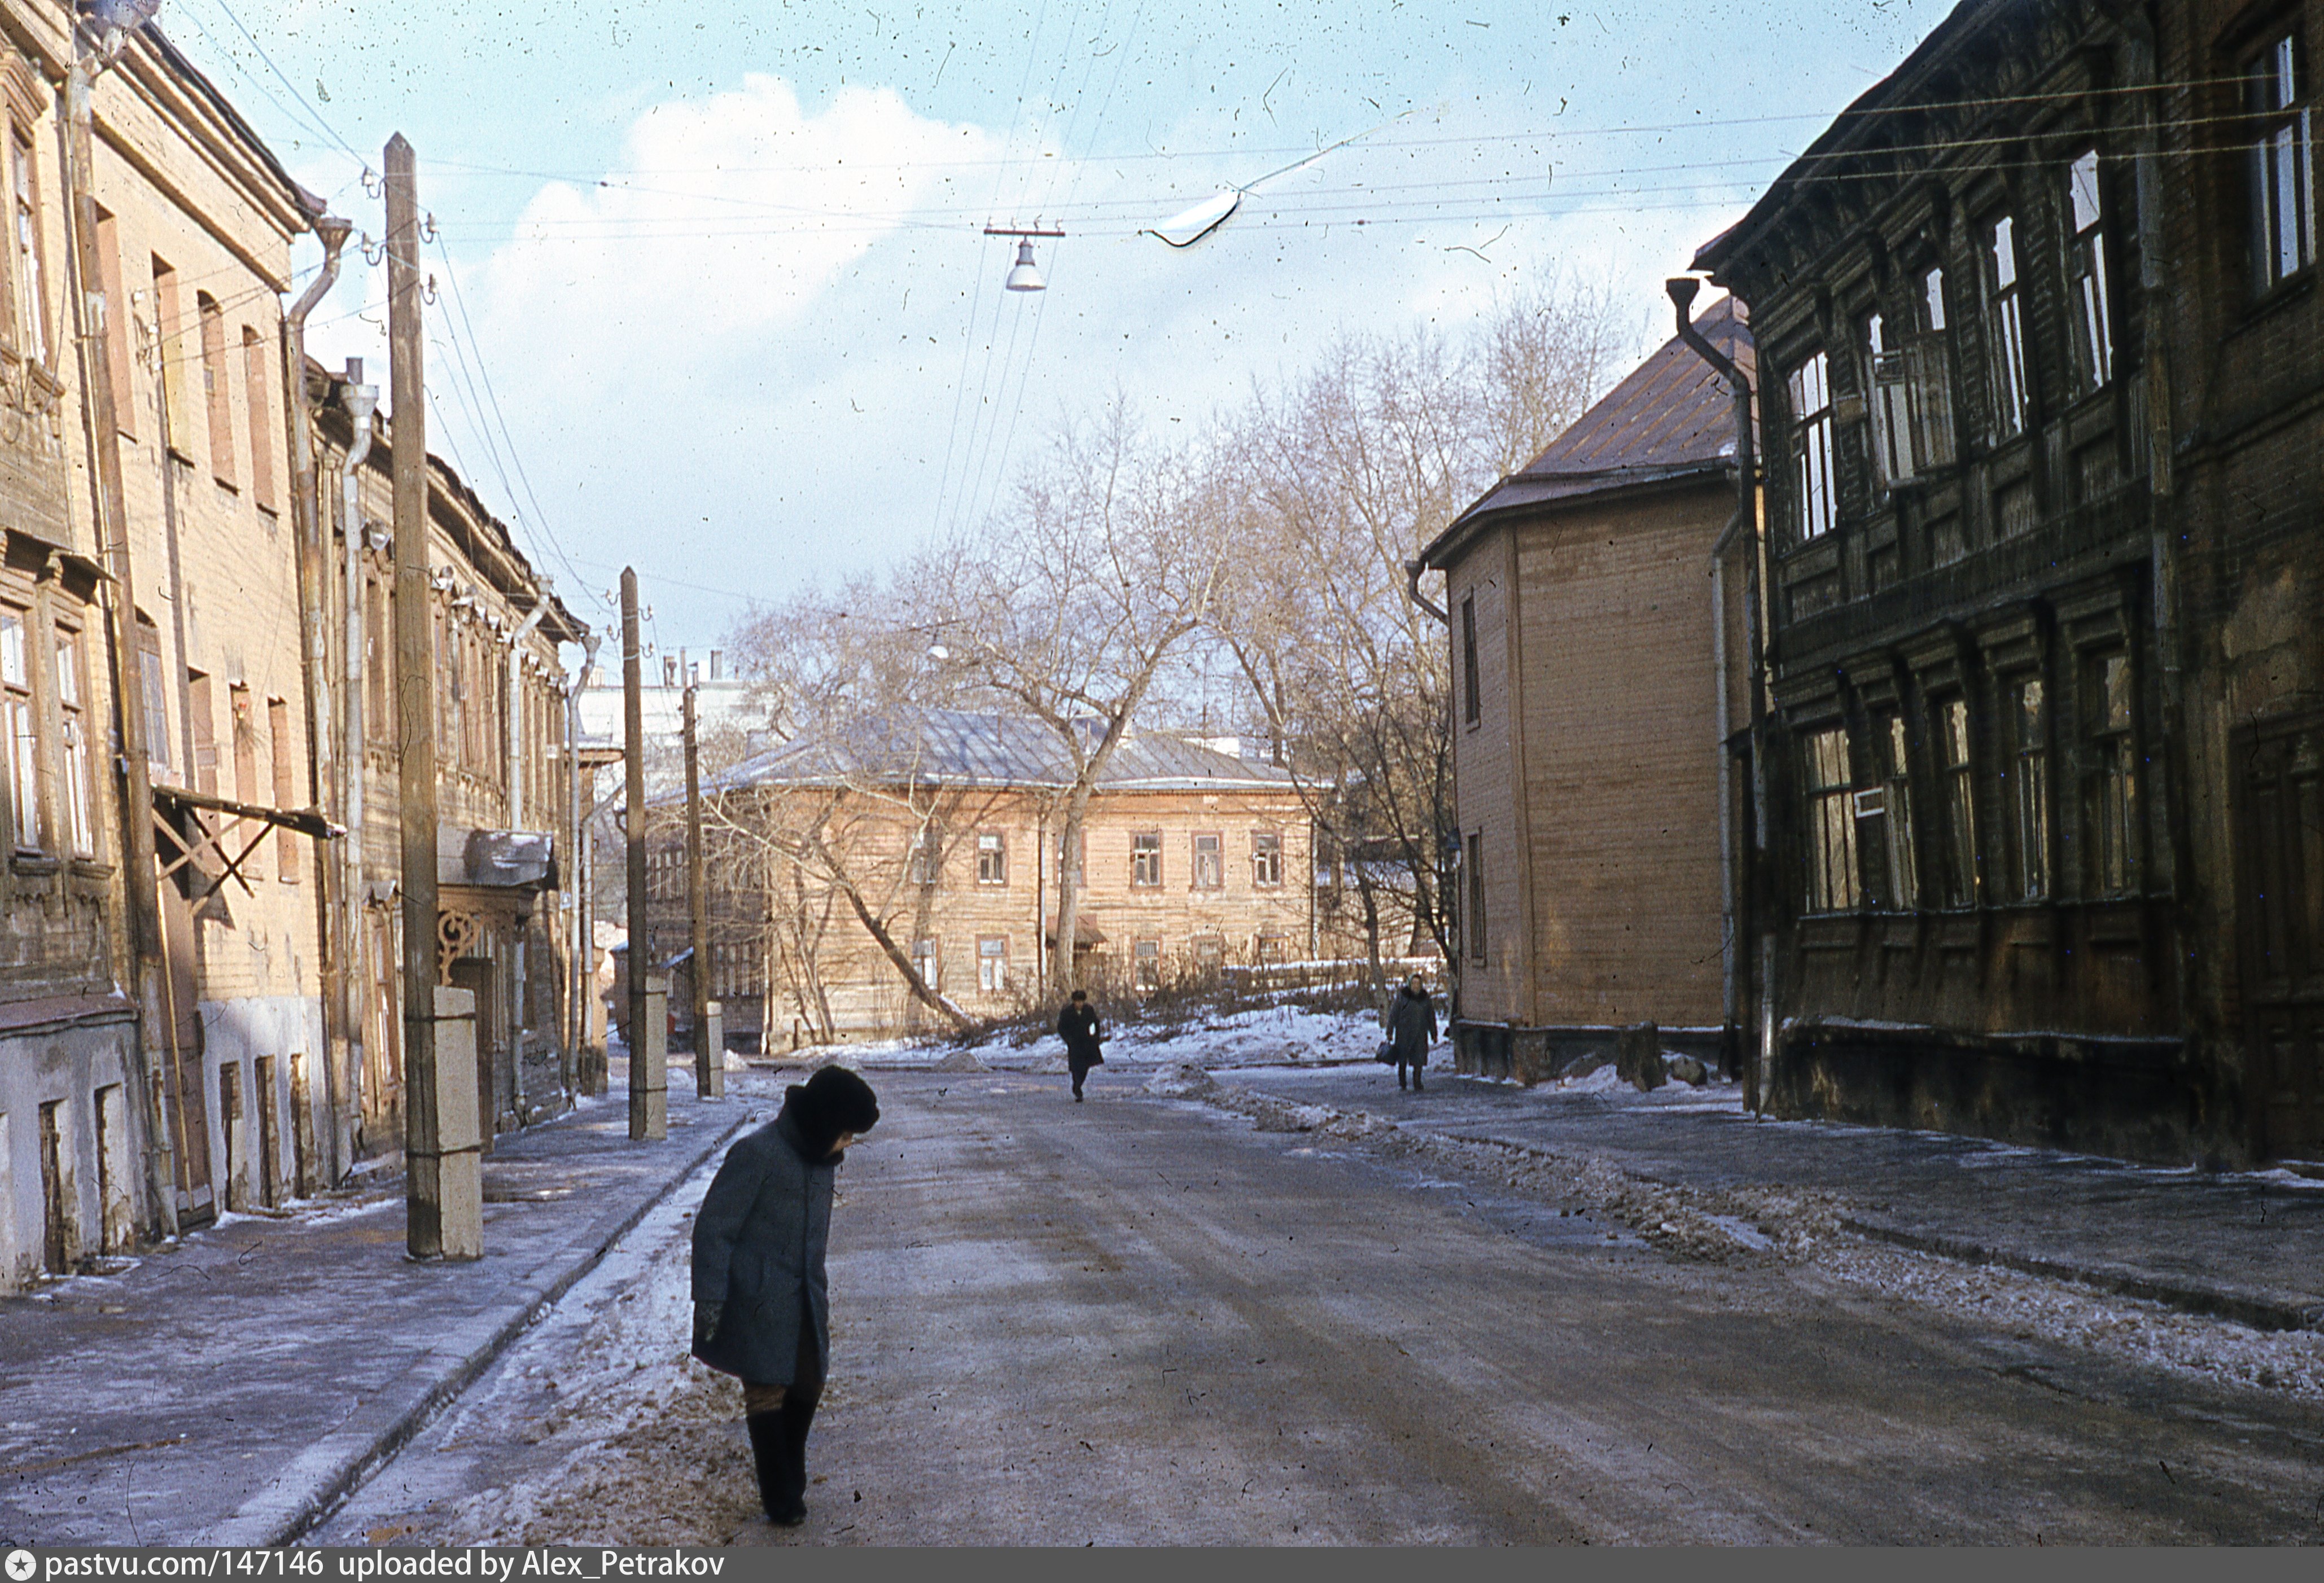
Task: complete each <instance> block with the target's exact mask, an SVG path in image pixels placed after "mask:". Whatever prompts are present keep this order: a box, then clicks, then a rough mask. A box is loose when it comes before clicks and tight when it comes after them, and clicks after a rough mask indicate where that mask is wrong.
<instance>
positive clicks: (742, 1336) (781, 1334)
mask: <svg viewBox="0 0 2324 1583" xmlns="http://www.w3.org/2000/svg"><path fill="white" fill-rule="evenodd" d="M804 1142H805V1139H804V1136H803V1134H802V1133H801V1131H800V1128H799V1125H798V1120H797V1119H796V1118H794V1117H793V1116H792V1115H791V1114H790V1112H789V1111H788V1109H786V1110H785V1111H784V1112H783V1114H781V1115H780V1116H778V1117H776V1118H775V1119H774V1120H772V1121H770V1122H769V1123H768V1124H767V1125H766V1126H764V1127H760V1128H759V1129H758V1130H757V1131H755V1132H752V1133H750V1134H748V1135H746V1136H745V1137H743V1138H742V1141H741V1142H739V1143H737V1144H736V1145H735V1146H733V1148H731V1149H729V1150H728V1151H727V1152H726V1158H725V1161H724V1163H723V1164H720V1165H719V1167H718V1174H717V1175H716V1176H715V1177H713V1178H712V1179H711V1183H710V1191H709V1192H707V1193H705V1194H704V1195H703V1199H702V1208H701V1209H700V1210H698V1211H697V1212H696V1215H695V1217H694V1301H695V1302H715V1303H720V1304H723V1305H724V1306H723V1309H722V1311H721V1312H720V1314H719V1317H718V1332H717V1334H716V1335H715V1336H713V1337H712V1338H711V1339H709V1340H708V1341H707V1342H697V1343H696V1346H695V1348H694V1355H695V1356H696V1358H700V1359H702V1361H703V1362H705V1363H706V1364H708V1365H709V1366H710V1367H713V1368H715V1369H719V1370H721V1371H723V1372H724V1373H726V1374H731V1375H733V1376H737V1377H739V1378H742V1379H745V1380H748V1381H750V1382H752V1384H754V1385H789V1384H791V1383H792V1379H791V1376H792V1373H793V1371H794V1369H795V1367H796V1366H797V1364H798V1351H799V1325H800V1321H801V1316H802V1314H804V1315H805V1318H806V1321H807V1323H809V1324H810V1325H812V1326H813V1328H814V1336H813V1340H814V1343H815V1357H816V1368H817V1372H818V1373H824V1372H827V1371H828V1369H829V1367H830V1362H831V1299H830V1295H829V1293H828V1290H827V1288H826V1286H825V1279H824V1272H823V1259H824V1252H825V1248H826V1247H828V1245H829V1242H830V1237H831V1188H832V1179H833V1176H834V1175H835V1173H836V1169H837V1166H838V1164H839V1159H838V1156H836V1155H831V1156H827V1157H825V1158H824V1159H820V1160H816V1161H813V1162H810V1161H808V1160H807V1157H806V1156H805V1155H804V1154H803V1153H802V1152H801V1149H802V1146H803V1144H804Z"/></svg>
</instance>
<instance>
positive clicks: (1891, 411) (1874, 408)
mask: <svg viewBox="0 0 2324 1583" xmlns="http://www.w3.org/2000/svg"><path fill="white" fill-rule="evenodd" d="M1888 338H1889V337H1888V333H1887V326H1886V323H1885V321H1883V319H1882V318H1881V317H1880V315H1878V314H1877V313H1875V314H1870V315H1867V317H1866V318H1865V320H1864V384H1865V388H1866V389H1867V390H1868V391H1871V392H1872V400H1871V401H1870V403H1869V405H1870V412H1869V414H1868V416H1869V418H1870V419H1871V425H1872V465H1873V469H1874V473H1875V474H1876V476H1877V482H1878V483H1880V484H1882V485H1883V486H1886V485H1888V484H1894V483H1903V482H1904V480H1905V479H1908V478H1910V477H1912V476H1913V471H1914V469H1913V456H1914V452H1913V409H1912V398H1911V385H1910V382H1909V381H1908V379H1907V378H1906V373H1905V365H1904V353H1903V352H1902V351H1901V350H1898V349H1895V348H1893V347H1891V346H1890V345H1888Z"/></svg>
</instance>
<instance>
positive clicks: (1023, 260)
mask: <svg viewBox="0 0 2324 1583" xmlns="http://www.w3.org/2000/svg"><path fill="white" fill-rule="evenodd" d="M1001 284H1002V285H1004V286H1006V287H1008V288H1009V290H1011V291H1045V290H1048V285H1049V283H1048V282H1047V281H1044V280H1043V279H1041V272H1040V271H1038V270H1037V269H1035V268H1034V267H1033V244H1031V243H1030V242H1019V244H1017V263H1016V267H1015V268H1013V269H1011V270H1010V272H1009V278H1008V279H1007V280H1005V281H1001Z"/></svg>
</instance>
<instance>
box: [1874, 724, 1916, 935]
mask: <svg viewBox="0 0 2324 1583" xmlns="http://www.w3.org/2000/svg"><path fill="white" fill-rule="evenodd" d="M1870 734H1871V741H1872V745H1873V753H1872V758H1873V766H1872V767H1873V768H1874V770H1875V772H1876V773H1877V777H1878V779H1879V781H1880V815H1881V831H1880V848H1881V855H1882V858H1883V860H1884V861H1885V862H1886V868H1887V873H1886V876H1885V878H1886V896H1885V897H1883V898H1882V899H1883V902H1884V904H1885V905H1886V907H1887V909H1888V910H1889V911H1891V912H1900V913H1908V912H1914V911H1917V910H1918V909H1919V907H1920V905H1921V854H1920V849H1919V847H1918V845H1917V834H1916V832H1915V830H1914V821H1913V803H1914V798H1913V759H1912V733H1911V730H1910V727H1909V725H1908V724H1907V722H1906V719H1905V712H1904V710H1902V709H1886V710H1878V711H1875V712H1874V713H1873V715H1872V719H1871V733H1870Z"/></svg>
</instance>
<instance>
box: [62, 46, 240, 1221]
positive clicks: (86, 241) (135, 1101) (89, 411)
mask: <svg viewBox="0 0 2324 1583" xmlns="http://www.w3.org/2000/svg"><path fill="white" fill-rule="evenodd" d="M90 42H91V41H90V39H89V37H88V29H87V27H86V26H83V27H82V28H80V29H78V30H76V32H75V35H74V50H75V53H74V59H73V63H72V66H71V68H70V69H69V71H68V72H67V73H66V78H65V117H64V120H63V123H62V124H60V126H59V127H58V129H57V131H58V134H59V142H60V144H61V145H62V146H61V148H60V152H61V154H62V155H63V165H64V185H65V189H66V192H67V193H68V195H69V202H68V204H67V206H66V214H67V216H68V217H69V221H70V231H71V247H70V249H69V252H68V253H67V256H66V262H67V264H68V265H69V282H70V285H71V287H72V290H69V292H68V293H67V295H68V296H69V298H70V299H71V300H72V304H73V331H74V340H75V341H76V343H77V344H78V346H77V349H78V352H79V354H80V368H79V373H80V395H81V411H82V415H83V418H84V419H85V420H86V422H87V425H88V448H89V455H90V458H91V465H92V466H93V467H94V468H95V470H96V473H97V480H96V483H97V487H96V489H95V490H94V492H93V494H94V497H95V498H94V499H93V501H92V502H91V503H92V504H93V505H94V506H95V507H96V518H97V524H96V525H97V554H98V556H99V557H100V558H102V559H103V561H104V562H105V569H106V574H107V575H109V577H110V578H111V586H110V587H108V588H107V589H106V600H105V606H106V621H107V626H108V627H109V629H110V630H108V632H107V633H106V636H107V637H108V638H109V639H110V640H112V646H113V659H114V671H113V674H114V711H113V717H114V720H115V722H116V725H117V729H118V730H119V732H120V734H121V757H120V760H119V762H120V769H121V824H122V852H123V855H124V864H123V866H124V868H125V869H126V870H127V876H126V883H125V884H124V887H123V894H124V900H125V901H126V903H127V906H128V914H129V916H128V918H127V923H128V926H129V927H128V933H129V946H130V954H131V957H132V958H133V960H134V964H135V970H134V971H135V974H136V997H137V1005H138V1011H139V1015H140V1022H141V1026H143V1028H144V1030H145V1033H144V1035H143V1038H141V1040H140V1041H139V1044H138V1055H139V1059H140V1063H141V1066H143V1063H144V1061H145V1058H146V1056H147V1054H148V1049H149V1046H148V1044H147V1041H150V1040H151V1039H152V1036H153V1034H152V1030H154V1029H156V1028H159V1027H162V1026H175V1025H174V1023H169V1024H165V1022H164V1020H163V1019H165V1018H172V1017H176V1015H177V1008H175V1007H174V1006H173V1005H171V1004H170V1003H169V1000H168V999H167V998H166V997H165V996H164V994H163V991H162V962H161V951H162V944H161V892H160V890H159V889H158V888H157V875H158V870H157V868H156V866H155V863H154V859H153V783H152V768H151V767H150V765H149V764H148V761H147V759H148V746H147V743H146V741H145V698H146V692H145V687H146V682H145V676H144V670H143V651H142V650H141V649H140V648H139V646H138V639H137V599H136V594H135V592H134V584H133V582H132V579H131V576H130V570H131V567H130V556H129V499H128V493H127V492H126V490H125V489H124V487H123V484H122V475H121V427H120V423H119V421H118V419H119V414H117V413H116V412H115V410H114V400H113V375H112V372H111V370H110V368H109V367H108V365H107V356H108V353H109V350H110V348H111V347H112V346H116V345H117V346H118V347H120V348H121V350H122V353H123V354H124V355H126V354H127V350H128V346H129V344H130V337H129V336H128V335H127V334H126V332H125V330H124V331H122V332H120V333H118V334H117V335H116V333H115V320H118V319H121V318H123V316H125V315H126V314H127V313H128V312H129V304H128V303H126V302H119V301H114V300H112V299H110V298H109V297H108V296H107V294H106V290H105V286H104V281H105V272H104V270H103V268H102V267H101V265H100V263H99V262H98V257H97V193H96V189H95V185H94V184H95V182H96V179H97V178H96V169H95V167H96V155H95V152H94V145H95V142H96V139H95V136H94V127H95V124H96V119H97V113H96V108H95V105H94V102H93V100H92V98H91V91H92V87H93V85H94V82H95V79H96V78H97V74H98V73H99V72H101V71H103V70H104V69H105V67H106V60H105V59H104V58H103V57H101V56H99V55H97V53H95V52H94V51H92V50H91V49H90V47H89V46H90ZM148 1075H149V1074H148V1073H147V1072H142V1071H141V1072H140V1076H141V1077H144V1076H148ZM171 1075H172V1080H173V1081H174V1079H175V1077H176V1073H175V1072H172V1074H171ZM128 1089H129V1104H130V1106H131V1109H132V1110H133V1111H134V1113H135V1115H136V1116H137V1118H138V1122H139V1128H138V1129H139V1131H140V1132H141V1133H143V1136H144V1137H146V1138H147V1139H148V1140H149V1145H148V1148H147V1153H146V1174H147V1190H148V1191H149V1192H151V1193H152V1201H153V1204H154V1208H155V1210H157V1211H158V1212H157V1214H156V1216H155V1219H157V1220H158V1221H159V1222H160V1224H161V1229H163V1230H164V1231H166V1232H168V1233H170V1234H171V1235H174V1234H175V1233H176V1231H177V1229H178V1197H177V1194H178V1183H179V1181H180V1179H182V1178H184V1176H185V1171H186V1167H185V1164H184V1163H183V1162H182V1161H181V1160H180V1159H179V1158H178V1157H177V1156H176V1155H174V1154H173V1153H171V1151H170V1149H169V1145H168V1143H167V1141H166V1138H167V1135H166V1133H165V1131H164V1118H162V1117H161V1116H160V1115H157V1114H155V1113H154V1112H153V1109H152V1083H151V1082H150V1081H136V1082H132V1083H130V1084H129V1085H128ZM173 1102H174V1101H173ZM186 1147H188V1148H195V1147H199V1148H204V1149H207V1148H208V1141H207V1140H192V1139H189V1140H188V1141H187V1143H186Z"/></svg>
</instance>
